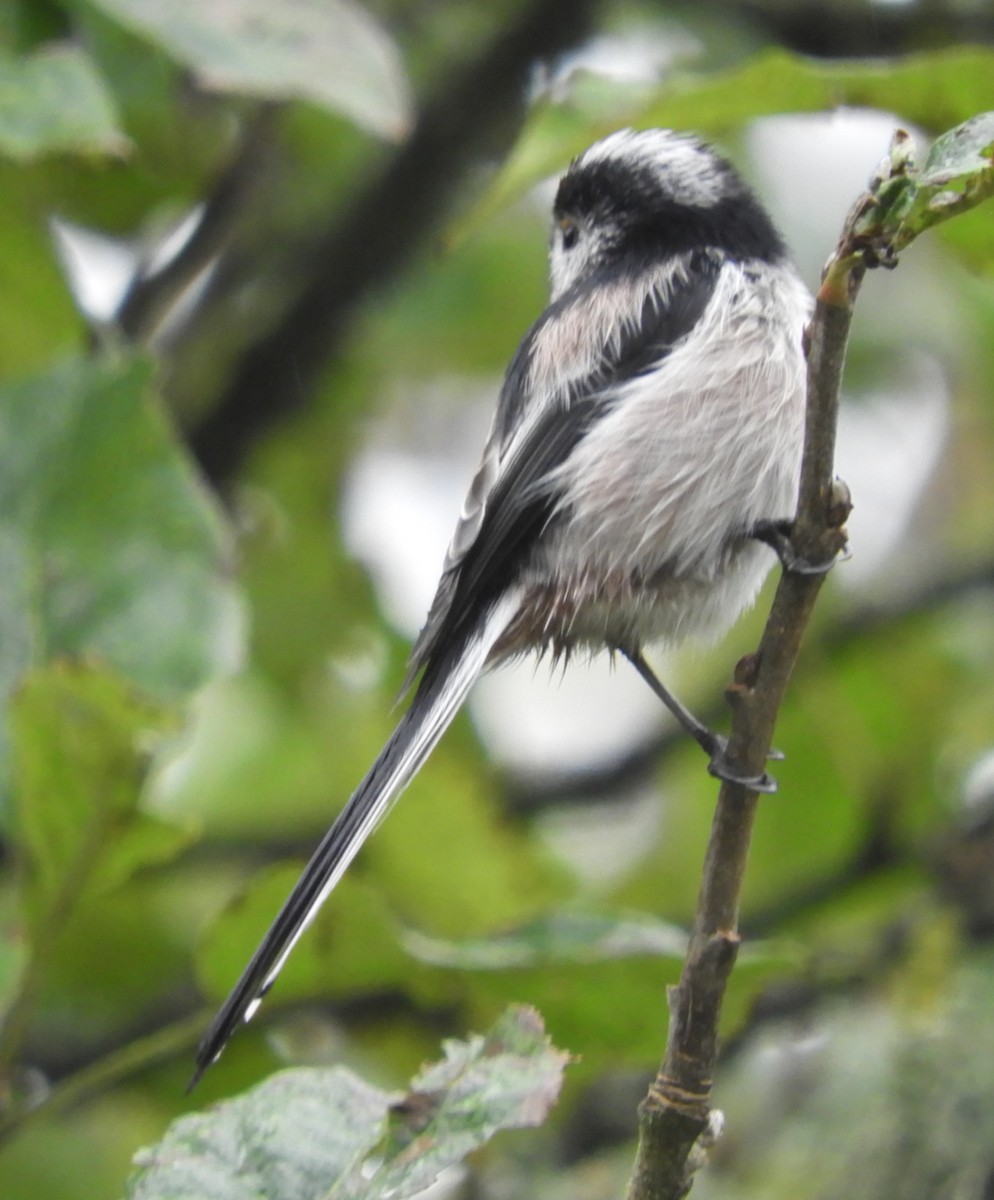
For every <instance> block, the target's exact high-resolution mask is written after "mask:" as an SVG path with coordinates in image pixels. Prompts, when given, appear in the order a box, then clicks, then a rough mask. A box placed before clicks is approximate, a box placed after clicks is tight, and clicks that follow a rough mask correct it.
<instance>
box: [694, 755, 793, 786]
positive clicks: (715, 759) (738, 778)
mask: <svg viewBox="0 0 994 1200" xmlns="http://www.w3.org/2000/svg"><path fill="white" fill-rule="evenodd" d="M781 757H782V756H781ZM708 773H709V774H710V775H713V776H714V777H715V779H720V780H721V781H722V783H735V784H738V785H739V786H740V787H744V788H748V789H749V791H750V792H762V793H763V794H764V795H767V796H772V795H773V793H774V792H775V791H776V790H777V788H778V787H779V785H778V783H777V781H776V780H775V779H774V778H773V776H772V775H771V774H770V773H769V771H764V772H763V773H762V774H761V775H743V774H742V773H741V772H740V771H736V770H734V768H733V767H732V765H731V763H729V762H728V760H727V759H726V758H725V756H724V753H718V754H714V755H712V756H711V761H710V762H709V763H708Z"/></svg>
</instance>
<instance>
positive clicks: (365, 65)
mask: <svg viewBox="0 0 994 1200" xmlns="http://www.w3.org/2000/svg"><path fill="white" fill-rule="evenodd" d="M93 2H94V3H95V4H96V5H97V6H98V7H100V8H102V9H103V10H104V11H105V12H107V13H108V14H109V15H111V16H112V17H114V18H115V19H117V20H119V21H121V22H122V24H124V25H127V26H130V27H131V28H133V29H135V30H137V31H138V32H139V33H141V34H143V35H145V36H147V37H149V38H151V39H152V40H154V41H155V42H156V43H158V44H159V45H160V46H161V47H162V48H163V49H165V50H166V52H167V53H169V54H171V55H173V56H174V57H175V58H176V59H177V60H178V61H179V62H181V63H183V64H184V65H186V66H188V67H190V68H191V69H192V70H194V71H195V72H196V73H197V75H198V77H199V79H200V82H201V83H202V84H203V85H204V86H205V87H208V88H212V89H214V90H216V91H219V92H236V93H243V94H248V95H255V96H260V97H263V98H266V99H273V100H280V99H304V100H310V101H312V102H313V103H315V104H320V105H322V106H324V107H326V108H329V109H331V110H332V111H333V112H337V113H341V114H342V115H344V116H346V117H348V118H349V119H350V120H352V121H354V122H355V123H356V124H358V125H360V126H362V127H363V128H365V129H368V130H369V131H370V132H372V133H375V134H377V135H379V136H383V137H390V138H399V137H400V136H401V135H402V134H403V133H404V132H405V131H406V129H407V127H408V125H409V123H410V115H411V101H410V94H409V88H408V84H407V79H406V76H405V74H404V69H403V64H402V62H401V60H400V56H399V54H398V53H397V49H396V47H395V46H394V44H393V42H392V40H391V39H390V37H389V35H388V34H387V32H386V31H385V30H384V29H383V28H382V27H381V26H380V25H379V24H377V22H375V21H374V20H373V18H372V17H371V16H370V15H369V14H368V13H367V12H366V11H365V10H364V9H362V8H360V7H358V6H357V5H355V4H352V3H350V2H348V0H280V3H279V4H273V3H271V2H270V0H229V2H228V3H225V4H197V5H193V4H190V3H188V0H93Z"/></svg>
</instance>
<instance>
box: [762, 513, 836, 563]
mask: <svg viewBox="0 0 994 1200" xmlns="http://www.w3.org/2000/svg"><path fill="white" fill-rule="evenodd" d="M791 528H792V526H791V522H790V521H760V522H759V523H758V524H757V525H754V526H753V527H752V530H751V531H750V537H754V538H755V539H756V540H757V541H760V542H763V543H765V544H766V545H767V546H769V547H770V549H771V550H772V551H773V552H774V553H775V554H776V556H777V558H779V559H780V562H781V564H782V566H783V569H784V570H785V571H788V572H789V573H790V574H792V575H825V574H827V573H828V572H829V571H831V569H832V568H833V567H834V566H835V564H836V563H837V562H847V561H848V560H849V559H850V558H852V551H851V550H850V549H849V543H848V542H844V543H843V544H842V547H841V549H840V550H839V551H838V552H837V553H836V554H834V555H832V556H831V557H830V558H826V559H824V560H823V561H821V562H811V561H810V560H809V559H806V558H802V557H801V555H799V554H797V553H796V552H795V550H794V547H793V545H792V544H791V541H790V534H791Z"/></svg>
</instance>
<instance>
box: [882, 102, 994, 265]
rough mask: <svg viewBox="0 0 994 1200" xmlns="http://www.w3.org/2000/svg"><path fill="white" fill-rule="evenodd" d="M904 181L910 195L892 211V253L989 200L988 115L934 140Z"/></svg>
mask: <svg viewBox="0 0 994 1200" xmlns="http://www.w3.org/2000/svg"><path fill="white" fill-rule="evenodd" d="M910 183H911V185H912V186H911V189H910V194H909V195H908V196H906V197H905V198H904V200H903V203H902V204H901V205H900V206H899V208H898V212H899V215H900V228H899V229H898V231H897V233H896V234H895V236H894V248H895V250H900V249H901V248H902V247H903V246H906V245H908V244H909V243H910V242H912V241H913V240H914V239H915V238H916V237H918V235H919V234H921V233H924V231H925V230H926V229H929V228H931V227H932V226H933V225H938V224H939V223H940V222H942V221H946V220H948V219H949V218H950V217H953V216H957V215H958V214H959V213H962V212H966V211H967V210H968V209H971V208H975V207H976V206H977V205H978V204H980V203H982V202H983V201H984V200H988V199H990V197H991V196H994V112H987V113H981V114H979V115H978V116H976V117H972V118H971V119H970V120H969V121H965V122H964V123H963V124H962V125H958V126H957V127H956V128H955V129H950V130H949V131H948V132H947V133H944V134H942V136H941V137H938V138H936V140H935V142H934V143H933V144H932V148H931V149H930V150H929V153H928V157H927V158H926V160H925V164H924V166H923V167H922V169H921V172H920V173H915V172H912V175H911V178H910Z"/></svg>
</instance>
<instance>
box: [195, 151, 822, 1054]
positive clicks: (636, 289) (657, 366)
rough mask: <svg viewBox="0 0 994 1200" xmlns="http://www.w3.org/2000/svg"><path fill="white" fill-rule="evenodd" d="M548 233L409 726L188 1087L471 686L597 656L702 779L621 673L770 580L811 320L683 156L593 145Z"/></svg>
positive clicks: (430, 633)
mask: <svg viewBox="0 0 994 1200" xmlns="http://www.w3.org/2000/svg"><path fill="white" fill-rule="evenodd" d="M553 215H554V228H553V236H552V243H551V248H550V275H551V300H550V303H549V306H548V308H547V309H546V310H545V312H544V313H543V314H542V315H541V317H539V319H538V320H537V321H536V323H535V324H534V325H533V326H532V328H531V330H530V331H529V332H528V334H527V335H526V336H525V338H524V341H523V342H522V343H521V346H520V347H519V349H518V352H517V354H516V355H515V356H514V359H513V360H512V362H511V365H510V367H509V369H508V372H507V376H506V378H505V381H504V386H503V388H502V390H501V393H500V397H499V400H498V404H497V411H496V414H495V417H494V421H493V425H492V428H491V432H490V435H489V438H488V440H487V444H486V446H485V448H484V452H483V458H482V461H481V464H480V467H479V470H478V472H477V474H476V477H475V478H474V480H473V482H472V485H471V487H470V490H469V494H468V496H467V499H466V503H465V505H464V508H463V512H462V515H461V518H460V520H459V523H458V525H457V528H456V531H455V535H454V537H453V540H452V544H451V546H450V548H449V552H448V555H447V558H446V561H445V566H444V570H443V574H442V578H441V581H440V583H439V586H438V591H437V594H436V597H435V600H434V602H433V604H432V607H431V611H430V613H429V616H428V620H427V623H426V625H425V627H424V629H423V631H422V633H421V635H420V637H419V638H418V641H417V643H416V645H415V647H414V650H413V653H412V657H411V679H412V680H413V679H415V678H418V676H420V678H419V680H418V683H417V687H416V689H415V692H414V696H413V699H412V701H411V704H410V707H409V708H408V710H407V712H406V713H405V715H404V716H403V717H402V718H401V720H400V723H399V724H398V726H397V728H396V730H395V731H394V733H393V734H392V736H391V737H390V739H389V741H388V742H387V744H386V746H385V747H384V748H383V750H382V751H381V753H380V755H379V757H378V758H377V759H376V761H375V763H374V764H373V766H372V767H371V769H370V771H369V773H368V774H367V776H366V778H365V779H364V780H363V781H362V782H361V783H360V784H359V787H358V788H357V790H356V791H355V793H354V794H353V796H352V798H351V799H350V800H349V802H348V804H347V805H346V806H345V808H344V809H343V811H342V812H341V814H340V815H339V817H338V818H337V820H336V821H335V823H334V825H333V826H332V827H331V829H330V830H329V832H328V833H327V835H326V836H325V838H324V840H323V841H322V842H321V844H320V845H319V847H318V849H317V851H316V852H315V854H314V856H313V858H312V859H311V861H310V863H309V864H308V866H307V867H306V869H305V871H304V873H303V875H302V877H301V879H300V881H299V882H298V884H297V886H296V887H295V888H294V890H293V893H292V894H291V896H290V897H289V899H288V900H287V902H286V904H285V905H284V907H283V909H282V910H281V911H280V913H279V914H278V916H277V918H276V921H275V923H274V924H273V926H272V928H271V929H270V931H269V932H268V933H267V934H266V936H265V938H264V940H263V942H262V944H261V945H260V947H259V949H258V950H257V951H256V953H255V955H254V957H253V958H252V961H251V962H250V963H249V965H248V968H247V969H246V971H245V973H244V975H243V976H242V978H241V980H240V981H239V982H238V984H237V985H236V987H235V989H234V990H233V992H232V993H231V995H230V997H229V998H228V1000H227V1001H226V1002H225V1004H224V1006H223V1007H222V1008H221V1010H220V1012H219V1013H218V1014H217V1016H216V1017H215V1019H214V1021H213V1023H212V1024H211V1026H210V1028H209V1029H208V1030H207V1033H206V1034H205V1036H204V1038H203V1041H202V1042H201V1044H200V1047H199V1050H198V1054H197V1062H198V1071H197V1076H199V1074H200V1073H201V1072H202V1071H203V1070H204V1069H206V1067H207V1066H208V1065H209V1064H210V1063H211V1062H213V1061H214V1060H215V1059H216V1058H217V1056H218V1055H219V1054H220V1052H221V1050H222V1049H223V1048H224V1045H225V1043H226V1042H227V1040H228V1038H229V1037H230V1036H231V1034H232V1033H233V1032H234V1030H235V1029H236V1027H237V1026H238V1025H239V1024H240V1023H241V1022H242V1021H243V1020H247V1019H248V1018H249V1017H250V1016H251V1015H252V1013H253V1012H254V1011H255V1008H256V1007H257V1006H258V1004H259V1002H260V1000H261V998H262V996H263V995H264V994H265V992H266V990H267V989H268V988H269V986H270V985H271V984H272V982H273V980H274V979H275V978H276V975H277V974H278V973H279V971H280V968H281V967H282V966H283V963H284V962H285V961H286V958H287V956H288V955H289V953H290V951H291V950H292V948H293V946H294V944H295V943H296V941H297V939H298V938H299V937H300V935H301V934H302V933H303V931H304V929H305V928H306V926H307V925H308V923H309V922H310V921H311V919H312V918H313V917H314V915H315V913H316V912H317V910H318V908H319V907H320V905H321V904H322V903H323V901H324V900H325V899H326V898H327V896H328V894H329V893H330V892H331V890H332V888H333V887H334V886H335V884H336V883H337V882H338V880H339V879H340V878H341V876H342V874H343V873H344V871H345V870H346V868H347V867H348V865H349V863H350V862H351V861H352V859H353V858H354V857H355V855H356V853H357V852H358V850H359V848H360V847H361V846H362V844H363V842H364V841H365V840H366V838H367V837H368V836H369V834H370V833H371V832H372V830H373V829H374V827H375V826H376V824H377V823H378V822H379V820H380V819H381V818H382V817H383V816H384V814H385V813H386V811H387V810H388V808H389V807H390V805H391V803H392V802H393V801H394V800H395V799H396V797H397V796H398V795H399V794H400V792H401V791H402V790H403V788H404V787H405V786H406V784H407V783H408V782H409V781H410V780H411V778H412V777H413V776H414V775H415V773H416V772H417V771H418V770H419V769H420V767H421V766H422V764H423V763H424V761H425V759H426V758H427V757H428V755H429V754H430V753H431V751H432V749H433V748H434V746H435V745H436V744H437V742H438V740H439V738H440V737H441V736H442V734H443V732H444V731H445V729H446V728H447V727H448V725H449V723H450V722H451V720H452V718H453V717H454V715H455V714H456V712H457V711H458V709H459V707H460V706H461V704H462V703H463V701H464V699H465V698H466V695H467V693H468V691H469V689H470V687H471V685H472V683H473V681H474V680H475V679H476V678H477V676H478V675H479V674H480V673H481V672H482V671H483V670H484V669H485V668H487V667H490V666H493V665H495V664H498V663H500V662H502V661H505V660H507V659H509V658H513V657H516V656H518V655H521V654H523V653H525V652H527V651H530V650H538V651H539V652H542V651H549V652H551V653H552V654H553V655H554V656H558V655H562V654H568V653H569V652H571V651H572V650H574V649H576V648H584V649H591V650H598V649H608V650H609V651H620V652H622V653H623V654H624V655H626V656H627V657H629V658H630V659H631V660H632V661H633V662H634V663H635V665H636V667H638V669H639V670H640V671H641V672H642V673H643V675H644V676H645V677H646V678H647V679H648V680H649V682H650V683H651V684H652V686H653V687H654V688H655V689H656V690H657V692H658V693H659V694H660V695H661V696H662V698H663V699H664V700H665V701H666V703H667V704H669V705H670V706H671V707H672V708H673V709H674V711H676V712H677V715H678V716H680V719H681V720H683V721H684V723H685V724H686V725H687V726H688V728H689V729H690V731H691V732H692V733H693V734H694V736H695V737H697V738H698V740H699V741H700V742H701V744H702V745H703V746H704V747H705V748H706V749H707V750H708V751H709V752H710V753H711V754H712V767H713V769H714V770H715V773H716V774H725V771H724V769H723V768H724V764H723V763H722V762H721V755H722V751H723V742H722V739H720V738H719V737H718V736H717V735H715V734H712V733H711V732H710V731H708V730H706V729H705V728H704V727H703V726H701V725H700V724H699V723H697V722H696V721H695V719H694V718H693V717H692V716H690V714H688V713H687V712H686V710H683V709H682V708H681V707H680V706H679V705H678V704H677V702H676V701H674V700H673V698H672V697H671V696H669V694H668V693H667V692H666V691H665V689H663V688H662V685H660V684H659V683H658V681H656V680H655V679H654V677H652V675H651V673H650V672H649V669H648V667H647V666H646V664H645V661H644V659H643V658H642V654H641V652H642V648H643V647H644V646H646V645H648V644H651V643H654V642H673V641H677V640H681V639H683V638H685V637H688V636H691V635H696V636H703V637H712V638H713V637H715V636H717V635H718V634H720V633H721V632H722V631H723V630H724V629H726V628H727V627H728V626H729V625H730V624H731V623H732V622H733V621H734V620H735V618H736V617H737V616H738V615H739V613H740V612H741V611H742V610H743V609H744V608H745V607H746V606H747V605H748V604H749V603H750V602H751V601H752V600H753V598H754V597H755V594H756V592H757V590H758V589H759V587H760V585H761V583H762V581H763V579H764V578H765V576H766V575H767V573H768V571H769V569H770V567H771V565H772V564H773V561H774V558H773V555H772V554H771V552H770V550H769V548H768V547H767V546H765V545H763V544H762V543H761V542H760V541H759V540H757V539H756V537H754V536H753V535H754V533H755V531H757V530H758V529H759V528H761V527H763V526H767V527H768V526H770V525H771V524H772V525H775V524H777V523H784V522H788V521H790V519H791V518H792V517H793V515H794V510H795V507H796V499H797V488H798V478H799V472H800V460H801V449H802V440H803V423H804V360H803V353H802V349H801V341H802V330H803V326H804V324H805V321H806V319H807V316H808V313H809V308H810V298H809V296H808V293H807V291H806V290H805V288H804V286H803V284H802V283H801V282H800V280H799V278H798V277H797V275H796V273H795V271H794V269H793V267H792V266H791V264H790V261H789V259H788V257H787V254H786V251H785V248H784V245H783V242H782V240H781V238H780V236H779V234H778V233H777V231H776V229H775V228H774V226H773V224H772V222H771V220H770V218H769V217H768V216H767V214H766V212H765V211H764V209H763V208H762V206H761V205H760V203H759V201H758V200H757V199H756V197H755V196H754V195H753V194H752V192H751V191H750V190H749V189H748V187H747V186H746V185H745V183H744V182H743V181H742V179H741V178H740V176H739V175H738V174H737V172H736V171H735V170H734V169H733V168H732V167H731V166H730V165H729V164H728V163H727V162H726V161H725V160H724V159H723V158H721V157H720V156H719V155H717V154H716V153H715V152H714V151H713V150H711V149H710V148H708V147H706V146H704V145H703V144H701V143H700V142H698V141H696V140H695V139H693V138H690V137H686V136H681V135H678V134H675V133H672V132H669V131H665V130H649V131H646V132H642V133H636V132H632V131H631V130H624V131H622V132H619V133H615V134H613V135H611V136H610V137H608V138H605V139H604V140H603V141H601V142H598V143H597V144H596V145H594V146H592V147H591V148H590V149H589V150H587V151H586V152H585V153H584V154H582V155H581V156H580V157H579V158H578V159H576V160H575V161H574V162H573V164H572V165H571V166H570V168H569V170H568V171H567V172H566V174H565V175H564V176H563V178H562V180H561V181H560V184H559V189H558V193H557V195H556V201H555V207H554V213H553ZM747 782H754V783H755V784H756V786H762V784H761V781H759V780H756V781H747Z"/></svg>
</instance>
